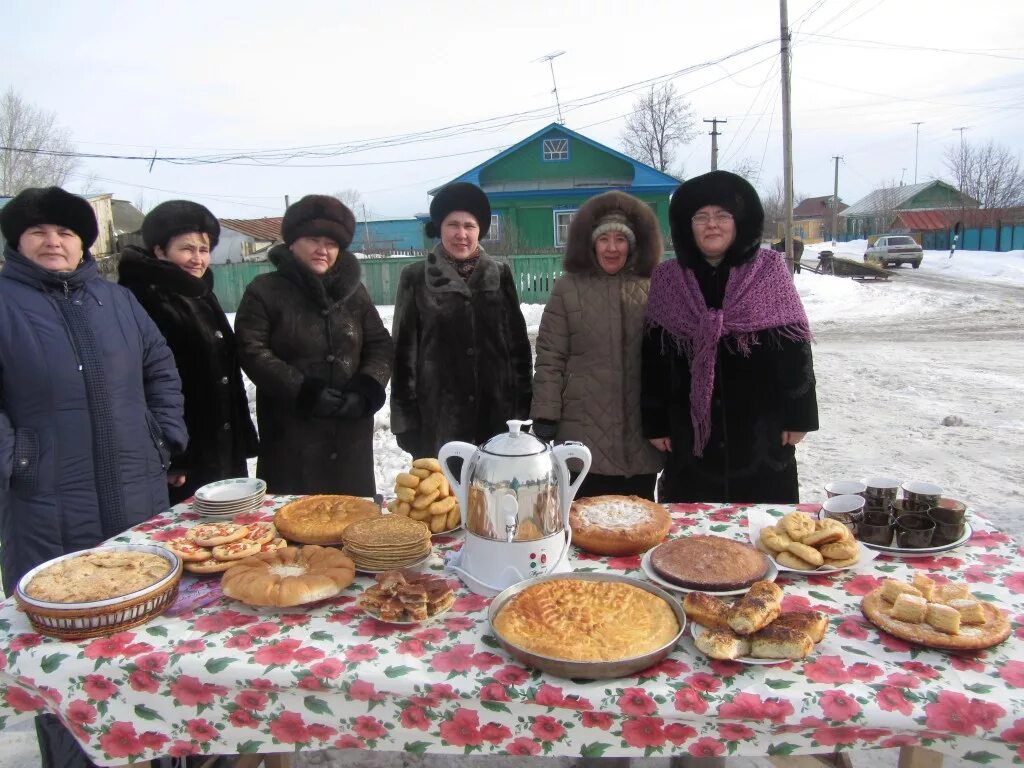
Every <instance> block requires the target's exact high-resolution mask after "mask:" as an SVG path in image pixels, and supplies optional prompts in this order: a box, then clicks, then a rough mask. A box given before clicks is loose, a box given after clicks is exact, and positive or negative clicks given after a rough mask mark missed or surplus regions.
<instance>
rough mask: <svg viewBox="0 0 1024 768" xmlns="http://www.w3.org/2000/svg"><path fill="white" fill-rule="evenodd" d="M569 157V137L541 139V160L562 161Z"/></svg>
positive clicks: (547, 161) (548, 161) (546, 161)
mask: <svg viewBox="0 0 1024 768" xmlns="http://www.w3.org/2000/svg"><path fill="white" fill-rule="evenodd" d="M568 159H569V139H567V138H565V137H562V138H557V139H542V140H541V160H543V161H544V162H545V163H560V162H563V161H565V160H568Z"/></svg>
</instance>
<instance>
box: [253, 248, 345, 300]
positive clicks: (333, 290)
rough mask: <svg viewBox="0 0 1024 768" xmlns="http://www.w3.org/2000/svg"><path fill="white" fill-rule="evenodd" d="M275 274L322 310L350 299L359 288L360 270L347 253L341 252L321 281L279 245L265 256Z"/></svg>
mask: <svg viewBox="0 0 1024 768" xmlns="http://www.w3.org/2000/svg"><path fill="white" fill-rule="evenodd" d="M267 255H268V257H269V258H270V261H271V263H273V264H274V265H275V266H277V271H278V272H279V273H281V275H283V276H284V277H286V278H288V279H289V280H291V281H292V282H293V283H294V284H295V285H297V286H298V287H299V288H300V289H301V290H302V291H304V292H305V293H306V294H307V295H308V296H309V297H310V298H311V299H313V300H314V301H315V302H317V303H318V304H319V305H320V306H322V307H325V308H326V307H329V306H331V305H332V304H336V303H337V302H339V301H344V300H345V299H347V298H348V297H349V296H351V295H352V294H353V293H354V292H355V290H356V289H357V288H358V287H359V285H360V276H361V272H362V268H361V267H360V266H359V260H358V259H357V258H356V257H355V256H353V255H352V254H351V253H349V252H348V251H341V252H340V253H339V254H338V260H337V261H335V262H334V266H332V267H331V268H330V269H329V270H327V271H326V272H325V273H324V274H323V276H322V277H319V276H317V275H316V274H315V273H313V272H312V271H310V270H309V269H308V268H307V267H306V266H305V265H304V264H302V263H301V262H300V261H299V260H298V259H296V258H295V256H293V255H292V252H291V250H289V248H288V246H287V245H285V244H284V243H278V244H277V245H275V246H274V247H273V248H271V249H270V253H269V254H267Z"/></svg>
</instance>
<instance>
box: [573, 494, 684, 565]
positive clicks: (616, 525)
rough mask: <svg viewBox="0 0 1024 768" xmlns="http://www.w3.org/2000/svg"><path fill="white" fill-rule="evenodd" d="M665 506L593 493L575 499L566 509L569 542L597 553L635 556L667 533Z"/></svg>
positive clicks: (630, 498)
mask: <svg viewBox="0 0 1024 768" xmlns="http://www.w3.org/2000/svg"><path fill="white" fill-rule="evenodd" d="M671 525H672V518H671V516H670V515H669V513H668V512H667V511H666V509H665V508H664V507H663V506H661V505H660V504H655V503H654V502H653V501H648V500H647V499H642V498H640V497H639V496H592V497H590V498H586V499H577V500H576V501H574V502H573V503H572V508H571V509H570V511H569V526H570V527H571V528H572V541H573V544H575V545H576V546H577V547H579V548H580V549H582V550H585V551H587V552H593V553H594V554H596V555H636V554H639V553H641V552H646V551H647V550H648V549H650V548H651V547H653V546H654V545H655V544H657V543H658V542H660V541H662V540H663V539H664V538H665V536H666V535H667V534H668V529H669V528H670V527H671Z"/></svg>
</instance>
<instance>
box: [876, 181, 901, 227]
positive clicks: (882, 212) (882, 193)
mask: <svg viewBox="0 0 1024 768" xmlns="http://www.w3.org/2000/svg"><path fill="white" fill-rule="evenodd" d="M899 203H900V183H899V181H897V180H896V179H895V178H893V179H890V180H889V181H887V182H882V184H881V185H880V186H879V187H878V189H877V190H876V193H875V200H874V204H875V205H874V207H875V210H874V214H873V216H872V221H871V229H872V230H873V231H874V232H875V233H882V232H888V231H889V228H890V227H892V222H893V219H895V218H896V214H897V213H899Z"/></svg>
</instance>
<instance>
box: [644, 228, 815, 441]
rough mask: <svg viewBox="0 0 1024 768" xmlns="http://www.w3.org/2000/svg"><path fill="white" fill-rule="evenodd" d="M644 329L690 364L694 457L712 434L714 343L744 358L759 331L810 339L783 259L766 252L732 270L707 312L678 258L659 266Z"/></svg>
mask: <svg viewBox="0 0 1024 768" xmlns="http://www.w3.org/2000/svg"><path fill="white" fill-rule="evenodd" d="M645 325H646V326H648V327H651V326H660V327H661V328H664V329H665V331H666V332H667V333H668V334H669V336H670V337H671V338H672V340H673V341H674V343H675V345H676V346H677V348H678V349H679V350H680V351H681V352H682V353H683V354H685V355H686V358H687V360H688V361H689V363H690V421H691V422H692V424H693V455H694V456H701V455H702V454H703V453H704V446H705V445H707V442H708V436H709V435H710V433H711V393H712V390H713V389H714V384H715V361H716V359H717V352H718V342H719V341H720V340H721V339H722V338H723V337H729V339H730V340H731V341H733V342H734V343H735V345H736V348H737V349H738V350H739V352H740V354H742V355H744V356H748V355H749V354H750V346H751V344H755V343H757V336H756V333H757V331H763V330H766V329H769V328H770V329H774V333H777V334H778V336H780V337H782V338H786V339H794V340H802V341H810V340H811V338H812V337H811V329H810V327H809V325H808V323H807V313H806V312H804V307H803V304H802V303H801V302H800V296H799V295H798V294H797V292H796V286H795V285H793V277H792V275H790V273H789V269H787V267H786V264H785V262H784V261H783V259H782V257H781V256H780V255H779V254H778V253H776V252H775V251H771V250H768V249H767V248H762V249H760V250H759V251H758V252H757V255H755V256H754V258H753V259H751V260H750V261H747V262H744V263H743V264H740V265H739V266H737V267H732V268H731V270H730V272H729V281H728V282H727V283H726V286H725V296H724V299H723V301H722V308H721V309H708V306H707V303H706V302H705V301H704V295H703V294H702V293H701V290H700V286H699V285H698V284H697V278H696V277H695V276H694V274H693V270H691V269H686V268H685V267H683V266H682V265H680V263H679V262H678V261H677V260H672V261H666V262H663V263H662V264H659V265H658V267H657V269H655V270H654V274H653V275H651V289H650V294H649V296H648V299H647V316H646V318H645Z"/></svg>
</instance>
